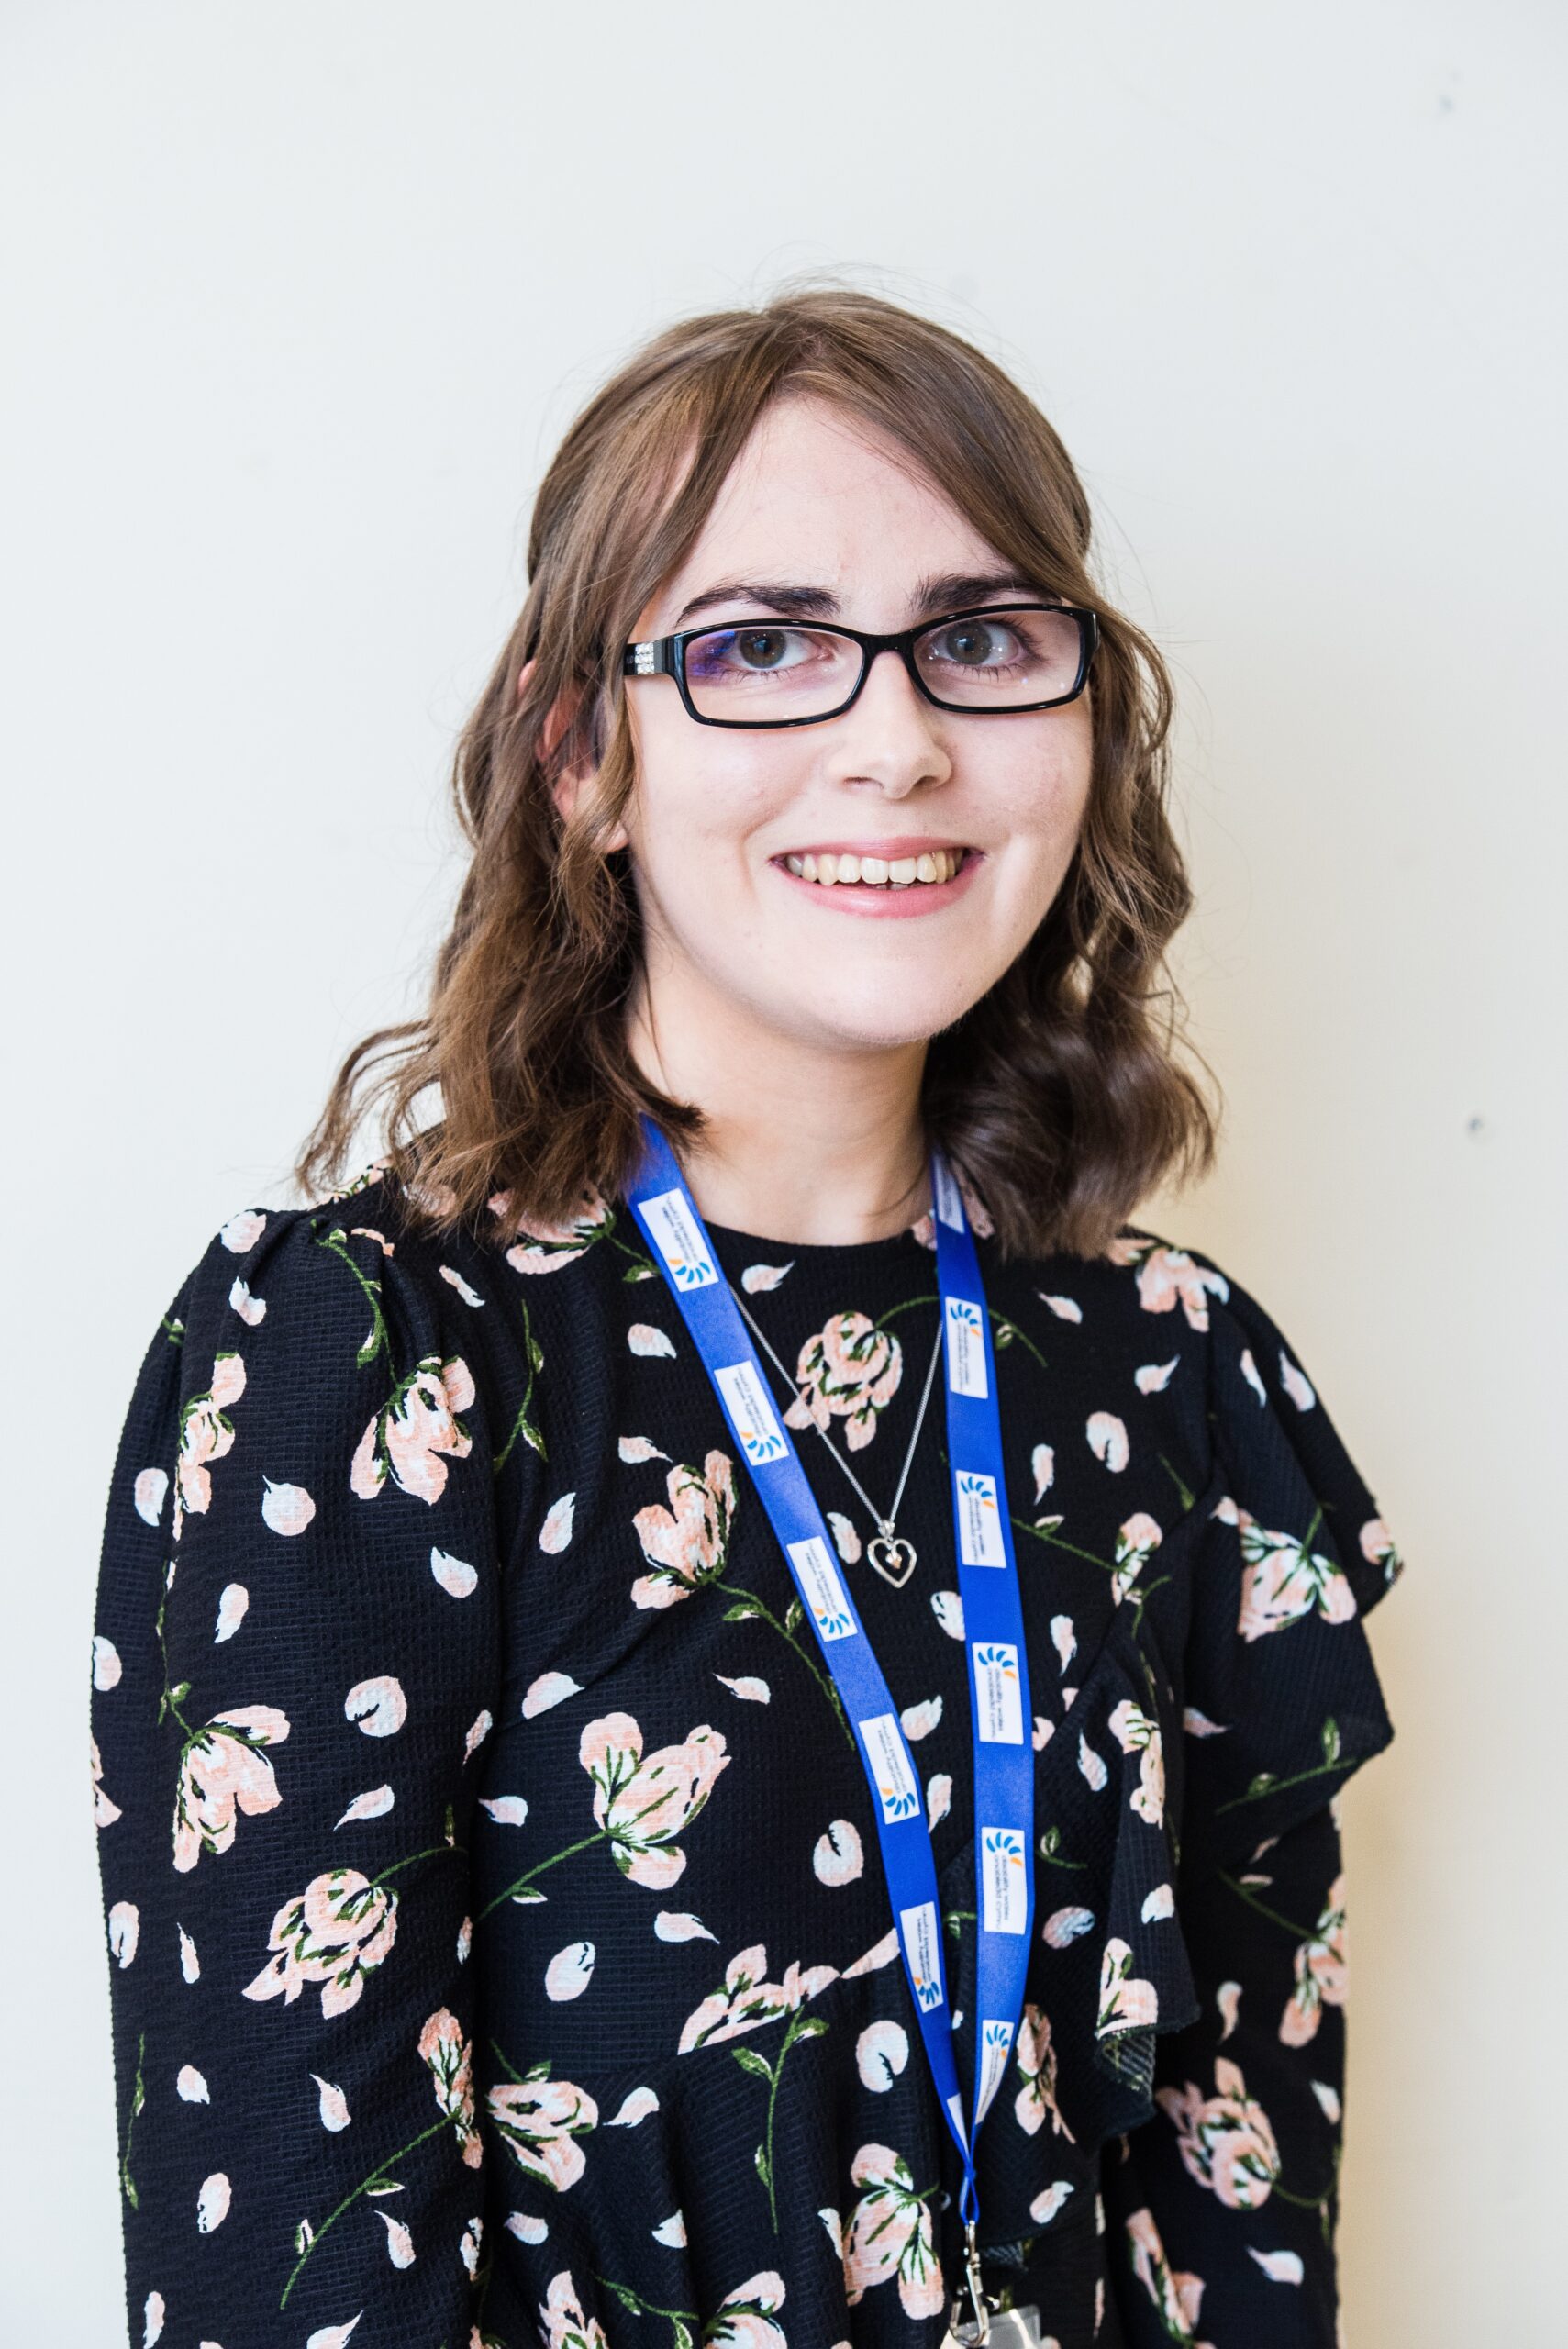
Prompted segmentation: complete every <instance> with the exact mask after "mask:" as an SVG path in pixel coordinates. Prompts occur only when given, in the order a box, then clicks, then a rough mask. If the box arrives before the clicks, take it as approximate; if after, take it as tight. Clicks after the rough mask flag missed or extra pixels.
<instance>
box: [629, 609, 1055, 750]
mask: <svg viewBox="0 0 1568 2349" xmlns="http://www.w3.org/2000/svg"><path fill="white" fill-rule="evenodd" d="M1098 641H1099V622H1098V620H1097V619H1096V618H1095V614H1094V613H1093V612H1091V611H1085V610H1083V609H1081V608H1080V607H1078V606H1077V605H1075V604H1004V605H991V604H987V605H984V606H983V607H974V608H973V609H971V610H967V611H962V612H947V613H944V614H943V615H942V617H941V618H940V619H934V620H922V621H921V623H920V625H919V627H918V628H906V629H898V630H897V631H896V632H895V634H893V635H891V636H872V635H868V634H867V632H866V631H865V629H858V628H830V627H829V626H828V624H827V622H826V621H817V620H812V621H808V622H797V621H795V620H769V619H763V620H731V621H730V622H729V623H728V626H726V627H724V628H687V629H681V630H680V631H679V633H678V634H677V635H674V636H656V637H653V638H651V639H650V640H649V641H648V642H647V643H646V644H628V645H627V646H626V647H625V648H624V650H623V651H622V654H621V671H622V674H623V675H625V676H628V677H673V678H674V680H675V683H676V684H677V685H679V687H680V689H681V699H682V700H683V701H684V704H685V706H686V709H687V711H688V713H689V714H690V716H692V717H693V718H695V719H696V721H697V724H698V725H699V726H817V725H819V724H820V723H821V721H822V720H823V719H824V718H838V717H840V716H841V715H842V713H843V712H844V711H845V710H846V709H848V708H849V707H850V704H851V702H852V701H853V700H854V698H855V696H856V695H857V694H858V693H859V692H860V690H861V687H862V685H864V684H865V681H866V677H867V675H868V674H869V673H870V670H871V664H872V662H873V661H874V660H875V658H876V656H877V654H878V653H879V652H896V653H897V655H898V657H899V659H900V660H901V661H902V662H903V663H904V666H905V667H906V669H907V670H908V672H909V674H910V676H911V677H912V678H913V679H914V681H915V685H916V688H917V691H918V692H920V693H922V694H923V695H924V696H925V697H926V699H927V700H928V701H929V702H934V703H935V704H936V706H937V707H938V708H939V709H961V710H963V711H965V712H971V711H984V712H989V713H993V714H995V715H997V716H1006V715H1011V714H1012V713H1013V712H1015V711H1018V710H1024V709H1055V708H1057V707H1059V705H1060V704H1061V703H1062V702H1066V701H1072V700H1073V699H1074V698H1075V697H1076V696H1078V695H1079V694H1081V693H1082V692H1083V690H1084V685H1085V683H1086V682H1087V679H1088V674H1089V663H1090V661H1091V660H1092V659H1093V657H1094V651H1095V645H1096V644H1097V643H1098Z"/></svg>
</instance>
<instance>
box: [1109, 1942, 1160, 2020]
mask: <svg viewBox="0 0 1568 2349" xmlns="http://www.w3.org/2000/svg"><path fill="white" fill-rule="evenodd" d="M1159 2018H1160V1998H1159V1993H1158V1992H1157V1991H1156V1989H1155V1987H1154V1985H1153V1983H1152V1982H1144V1981H1141V1980H1140V1978H1139V1977H1138V1976H1137V1975H1135V1974H1134V1973H1133V1970H1132V1952H1131V1951H1130V1950H1129V1947H1128V1945H1127V1943H1125V1942H1122V1941H1117V1940H1116V1939H1115V1938H1114V1937H1113V1938H1112V1939H1111V1940H1110V1941H1108V1942H1107V1943H1106V1948H1105V1955H1104V1956H1103V1957H1102V1958H1101V1960H1100V2012H1099V2019H1098V2021H1096V2022H1095V2038H1096V2039H1115V2038H1117V2037H1118V2036H1119V2034H1120V2033H1121V2032H1124V2031H1149V2030H1151V2029H1152V2028H1153V2026H1154V2024H1155V2023H1156V2022H1157V2021H1159Z"/></svg>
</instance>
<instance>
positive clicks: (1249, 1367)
mask: <svg viewBox="0 0 1568 2349" xmlns="http://www.w3.org/2000/svg"><path fill="white" fill-rule="evenodd" d="M1238 1366H1239V1368H1240V1373H1241V1375H1242V1377H1243V1378H1244V1379H1245V1380H1246V1382H1247V1384H1248V1386H1250V1387H1251V1390H1252V1392H1253V1394H1254V1395H1255V1396H1256V1397H1257V1398H1258V1400H1259V1402H1260V1403H1262V1405H1263V1407H1264V1408H1265V1409H1266V1408H1268V1400H1269V1390H1268V1388H1267V1387H1266V1386H1264V1385H1263V1375H1262V1371H1260V1369H1259V1368H1258V1365H1257V1364H1256V1363H1255V1362H1254V1361H1253V1360H1252V1349H1251V1346H1243V1347H1242V1349H1241V1360H1240V1364H1239V1365H1238Z"/></svg>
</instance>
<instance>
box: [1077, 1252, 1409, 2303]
mask: <svg viewBox="0 0 1568 2349" xmlns="http://www.w3.org/2000/svg"><path fill="white" fill-rule="evenodd" d="M1205 1277H1206V1279H1207V1282H1208V1285H1209V1286H1211V1287H1212V1289H1213V1291H1214V1293H1215V1295H1216V1297H1217V1298H1218V1300H1219V1302H1218V1303H1217V1304H1216V1305H1215V1308H1214V1311H1213V1327H1212V1330H1211V1331H1210V1347H1209V1401H1208V1417H1209V1421H1210V1426H1211V1429H1212V1431H1213V1441H1214V1475H1213V1481H1212V1483H1211V1485H1210V1486H1209V1491H1208V1508H1207V1521H1206V1524H1205V1527H1204V1529H1203V1531H1202V1535H1201V1547H1200V1549H1199V1552H1198V1553H1197V1556H1196V1559H1195V1574H1194V1601H1193V1612H1192V1618H1191V1621H1190V1624H1189V1627H1188V1638H1187V1651H1186V1655H1185V1659H1184V1692H1185V1706H1184V1738H1183V1746H1184V1753H1183V1755H1182V1757H1181V1759H1182V1769H1181V1778H1182V1781H1183V1787H1184V1796H1183V1806H1182V1820H1181V1865H1180V1869H1179V1876H1178V1884H1177V1890H1176V1909H1177V1915H1178V1918H1179V1921H1180V1929H1181V1932H1182V1935H1183V1938H1184V1945H1185V1950H1186V1955H1187V1959H1188V1962H1189V1964H1190V1966H1191V1970H1192V1976H1193V1984H1194V1987H1195V1992H1196V1997H1197V2002H1198V2013H1197V2015H1196V2018H1195V2021H1193V2022H1192V2023H1190V2024H1189V2025H1188V2026H1187V2027H1186V2028H1184V2029H1183V2030H1181V2031H1179V2032H1173V2033H1171V2034H1168V2035H1166V2036H1164V2037H1162V2039H1160V2040H1159V2041H1158V2043H1157V2052H1156V2064H1155V2082H1154V2104H1155V2110H1154V2111H1153V2112H1152V2113H1151V2116H1150V2117H1149V2118H1148V2119H1147V2120H1146V2121H1143V2122H1142V2123H1141V2124H1140V2126H1138V2127H1137V2128H1135V2129H1134V2130H1132V2131H1131V2132H1129V2134H1128V2135H1127V2136H1125V2137H1123V2138H1120V2139H1118V2140H1115V2141H1113V2142H1111V2143H1108V2144H1107V2145H1106V2149H1105V2154H1104V2159H1103V2165H1102V2167H1103V2186H1104V2191H1105V2197H1106V2210H1107V2219H1108V2223H1109V2228H1110V2232H1111V2240H1112V2262H1111V2273H1112V2277H1113V2287H1112V2288H1113V2290H1114V2291H1115V2293H1116V2298H1117V2307H1118V2313H1119V2315H1120V2317H1121V2321H1122V2325H1123V2328H1124V2331H1125V2332H1126V2335H1127V2338H1128V2340H1129V2343H1132V2344H1134V2349H1154V2344H1156V2343H1165V2342H1171V2341H1175V2342H1181V2343H1191V2344H1194V2349H1209V2344H1211V2343H1212V2344H1215V2349H1226V2344H1229V2343H1236V2342H1262V2341H1266V2342H1268V2343H1270V2344H1271V2349H1334V2344H1335V2343H1336V2340H1337V2338H1338V2312H1339V2297H1338V2288H1337V2281H1336V2271H1335V2256H1334V2231H1335V2223H1336V2220H1337V2216H1338V2190H1337V2189H1338V2178H1339V2165H1340V2152H1341V2146H1342V2127H1343V2112H1344V2102H1345V2078H1344V2058H1345V2028H1344V2025H1345V2018H1344V2002H1345V1991H1346V1941H1345V1920H1346V1887H1345V1878H1344V1875H1343V1873H1342V1869H1341V1861H1340V1830H1339V1822H1338V1818H1337V1809H1338V1805H1337V1796H1338V1793H1339V1789H1340V1787H1342V1786H1343V1784H1344V1783H1345V1780H1346V1778H1347V1776H1349V1775H1350V1773H1351V1771H1353V1770H1355V1769H1356V1768H1358V1767H1359V1766H1360V1765H1361V1764H1362V1763H1363V1762H1364V1761H1366V1760H1368V1759H1369V1758H1370V1757H1371V1756H1372V1755H1373V1754H1375V1753H1379V1752H1381V1751H1382V1749H1383V1748H1384V1747H1385V1745H1386V1744H1387V1743H1388V1742H1389V1739H1390V1738H1391V1736H1392V1734H1393V1731H1392V1729H1391V1726H1390V1724H1389V1720H1388V1717H1387V1713H1386V1710H1385V1706H1384V1702H1383V1695H1382V1690H1381V1687H1380V1686H1379V1682H1378V1678H1377V1674H1376V1671H1375V1669H1374V1666H1373V1659H1372V1651H1371V1647H1370V1645H1369V1642H1368V1641H1367V1638H1366V1633H1365V1630H1364V1619H1365V1617H1366V1615H1367V1614H1368V1613H1369V1612H1370V1610H1371V1609H1373V1607H1374V1606H1375V1605H1376V1604H1377V1602H1378V1601H1379V1599H1380V1598H1382V1597H1383V1596H1384V1595H1385V1592H1386V1591H1387V1589H1388V1588H1389V1586H1390V1585H1391V1584H1392V1583H1393V1581H1394V1580H1395V1578H1396V1575H1397V1574H1398V1572H1399V1570H1400V1565H1401V1561H1400V1559H1399V1556H1398V1553H1397V1552H1396V1549H1395V1547H1394V1543H1393V1542H1392V1539H1391V1537H1390V1535H1389V1533H1388V1531H1387V1528H1386V1527H1385V1524H1384V1521H1383V1520H1382V1518H1381V1516H1380V1515H1379V1514H1378V1509H1377V1504H1376V1502H1375V1500H1374V1499H1373V1495H1372V1493H1371V1492H1370V1491H1369V1489H1368V1487H1367V1486H1366V1485H1365V1483H1364V1482H1363V1480H1362V1477H1361V1475H1360V1474H1359V1472H1358V1470H1357V1469H1356V1467H1355V1465H1354V1464H1353V1462H1352V1461H1351V1457H1350V1455H1349V1453H1348V1452H1347V1451H1346V1449H1345V1446H1344V1444H1343V1442H1341V1440H1340V1435H1339V1433H1338V1431H1337V1430H1336V1428H1335V1426H1334V1423H1333V1421H1332V1419H1330V1418H1329V1414H1328V1411H1327V1409H1326V1408H1325V1407H1324V1405H1323V1402H1322V1400H1321V1398H1320V1397H1319V1395H1318V1390H1317V1388H1316V1386H1314V1384H1313V1382H1312V1380H1311V1379H1310V1378H1309V1377H1308V1376H1307V1373H1306V1371H1305V1370H1304V1369H1303V1368H1302V1366H1301V1364H1300V1363H1299V1362H1298V1361H1297V1359H1296V1356H1295V1355H1294V1353H1293V1352H1292V1350H1291V1348H1290V1347H1289V1345H1288V1344H1287V1342H1286V1341H1285V1340H1284V1337H1283V1335H1282V1334H1281V1332H1280V1330H1278V1328H1277V1327H1276V1326H1275V1324H1274V1323H1273V1321H1272V1320H1271V1319H1269V1317H1268V1315H1267V1314H1266V1313H1265V1312H1264V1311H1263V1309H1262V1307H1261V1306H1260V1305H1259V1304H1258V1303H1257V1301H1256V1300H1255V1299H1254V1298H1252V1297H1250V1296H1248V1294H1247V1293H1246V1292H1245V1291H1244V1290H1242V1289H1240V1288H1239V1287H1237V1286H1235V1285H1233V1284H1231V1283H1229V1282H1228V1281H1227V1280H1226V1278H1225V1276H1224V1275H1222V1274H1220V1273H1218V1270H1217V1269H1216V1268H1213V1267H1207V1270H1206V1274H1205Z"/></svg>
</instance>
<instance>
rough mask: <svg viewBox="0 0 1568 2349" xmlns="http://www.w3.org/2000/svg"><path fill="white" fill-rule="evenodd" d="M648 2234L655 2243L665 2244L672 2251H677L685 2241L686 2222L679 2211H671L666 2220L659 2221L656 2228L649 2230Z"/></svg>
mask: <svg viewBox="0 0 1568 2349" xmlns="http://www.w3.org/2000/svg"><path fill="white" fill-rule="evenodd" d="M649 2232H650V2234H651V2236H652V2237H653V2240H654V2242H655V2243H665V2244H667V2245H668V2246H669V2248H670V2249H671V2250H672V2251H678V2250H679V2249H680V2247H681V2245H682V2244H683V2243H684V2242H685V2240H686V2221H685V2219H684V2215H683V2214H682V2212H681V2211H679V2210H672V2211H671V2213H670V2215H669V2217H668V2218H667V2219H661V2220H660V2221H659V2224H658V2225H657V2226H656V2227H651V2228H650V2229H649Z"/></svg>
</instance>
